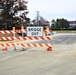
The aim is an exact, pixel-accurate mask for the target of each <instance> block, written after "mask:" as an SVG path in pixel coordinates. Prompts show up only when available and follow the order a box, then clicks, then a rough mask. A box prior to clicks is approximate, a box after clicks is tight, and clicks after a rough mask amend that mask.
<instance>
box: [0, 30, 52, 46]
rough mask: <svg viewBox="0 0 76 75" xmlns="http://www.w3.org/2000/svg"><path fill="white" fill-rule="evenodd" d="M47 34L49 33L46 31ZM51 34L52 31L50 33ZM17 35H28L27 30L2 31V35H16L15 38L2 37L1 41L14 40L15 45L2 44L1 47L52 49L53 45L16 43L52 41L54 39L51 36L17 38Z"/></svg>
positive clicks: (0, 32)
mask: <svg viewBox="0 0 76 75" xmlns="http://www.w3.org/2000/svg"><path fill="white" fill-rule="evenodd" d="M44 32H45V33H46V32H47V31H46V30H44ZM49 32H51V31H49ZM15 33H27V30H25V29H22V30H4V31H0V34H14V37H0V40H14V43H0V47H10V46H12V47H16V46H20V47H52V44H48V43H47V44H24V43H16V41H15V40H51V39H52V38H51V37H50V36H46V37H44V36H40V37H24V36H22V37H16V36H15Z"/></svg>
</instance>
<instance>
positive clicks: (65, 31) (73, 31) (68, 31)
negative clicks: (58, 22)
mask: <svg viewBox="0 0 76 75" xmlns="http://www.w3.org/2000/svg"><path fill="white" fill-rule="evenodd" d="M53 31H54V32H57V33H76V30H53Z"/></svg>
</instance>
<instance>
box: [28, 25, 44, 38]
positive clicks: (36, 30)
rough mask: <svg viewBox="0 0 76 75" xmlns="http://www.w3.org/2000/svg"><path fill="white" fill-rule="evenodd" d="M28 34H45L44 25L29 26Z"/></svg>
mask: <svg viewBox="0 0 76 75" xmlns="http://www.w3.org/2000/svg"><path fill="white" fill-rule="evenodd" d="M27 36H37V37H38V36H43V27H37V26H33V27H27Z"/></svg>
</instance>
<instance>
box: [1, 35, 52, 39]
mask: <svg viewBox="0 0 76 75" xmlns="http://www.w3.org/2000/svg"><path fill="white" fill-rule="evenodd" d="M51 39H52V38H51V37H49V36H46V37H43V36H40V37H0V40H51Z"/></svg>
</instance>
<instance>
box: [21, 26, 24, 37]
mask: <svg viewBox="0 0 76 75" xmlns="http://www.w3.org/2000/svg"><path fill="white" fill-rule="evenodd" d="M21 29H22V37H23V36H24V32H23V30H24V26H21Z"/></svg>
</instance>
